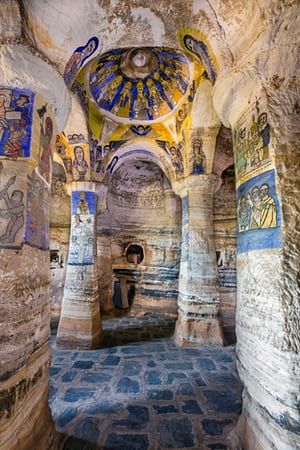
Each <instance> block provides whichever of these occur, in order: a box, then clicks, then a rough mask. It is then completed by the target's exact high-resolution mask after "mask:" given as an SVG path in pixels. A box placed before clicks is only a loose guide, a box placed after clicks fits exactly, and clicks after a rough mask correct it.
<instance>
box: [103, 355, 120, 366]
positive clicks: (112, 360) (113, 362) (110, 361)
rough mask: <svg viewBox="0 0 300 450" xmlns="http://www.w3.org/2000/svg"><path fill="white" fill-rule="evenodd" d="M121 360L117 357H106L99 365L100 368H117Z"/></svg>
mask: <svg viewBox="0 0 300 450" xmlns="http://www.w3.org/2000/svg"><path fill="white" fill-rule="evenodd" d="M120 360H121V358H120V357H119V356H113V355H112V356H107V358H105V359H104V360H103V361H102V363H101V365H102V366H117V365H118V364H119V362H120Z"/></svg>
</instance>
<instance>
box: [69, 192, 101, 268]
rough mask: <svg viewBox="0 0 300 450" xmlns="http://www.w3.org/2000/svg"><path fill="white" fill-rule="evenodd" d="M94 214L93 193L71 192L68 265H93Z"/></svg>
mask: <svg viewBox="0 0 300 450" xmlns="http://www.w3.org/2000/svg"><path fill="white" fill-rule="evenodd" d="M95 212H96V196H95V193H94V192H85V191H80V192H79V191H76V192H72V219H71V242H70V250H69V259H68V264H70V265H89V264H93V256H94V234H95V231H94V227H95Z"/></svg>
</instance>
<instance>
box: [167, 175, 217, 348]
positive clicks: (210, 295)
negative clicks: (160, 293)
mask: <svg viewBox="0 0 300 450" xmlns="http://www.w3.org/2000/svg"><path fill="white" fill-rule="evenodd" d="M214 185H215V179H214V176H213V175H191V176H189V177H188V178H185V179H184V180H182V181H180V182H178V183H176V184H175V185H173V188H174V190H175V192H176V193H177V194H178V195H180V197H181V198H182V253H181V262H180V276H179V296H178V320H177V324H176V330H175V339H176V341H177V342H178V343H179V344H180V345H194V346H199V345H201V346H221V345H223V336H222V332H221V328H220V325H219V322H218V320H217V312H218V306H219V297H218V292H217V268H216V255H215V249H214V240H213V192H214Z"/></svg>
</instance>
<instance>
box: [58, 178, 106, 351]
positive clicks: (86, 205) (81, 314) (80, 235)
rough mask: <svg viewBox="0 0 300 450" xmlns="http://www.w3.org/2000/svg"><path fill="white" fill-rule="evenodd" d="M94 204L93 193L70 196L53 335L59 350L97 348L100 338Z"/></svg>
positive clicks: (75, 192) (75, 193)
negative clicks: (60, 294)
mask: <svg viewBox="0 0 300 450" xmlns="http://www.w3.org/2000/svg"><path fill="white" fill-rule="evenodd" d="M77 185H78V186H77V187H79V184H78V183H77ZM96 200H97V199H96V194H95V192H91V191H73V192H72V221H71V236H70V247H69V258H68V266H67V272H66V281H65V288H64V296H63V302H62V311H61V317H60V321H59V326H58V332H57V345H59V346H61V347H67V348H85V349H92V348H97V347H98V346H99V344H100V341H101V338H102V327H101V319H100V303H99V291H98V279H97V271H96V264H95V263H96V261H95V256H96V229H95V226H96V224H95V222H96Z"/></svg>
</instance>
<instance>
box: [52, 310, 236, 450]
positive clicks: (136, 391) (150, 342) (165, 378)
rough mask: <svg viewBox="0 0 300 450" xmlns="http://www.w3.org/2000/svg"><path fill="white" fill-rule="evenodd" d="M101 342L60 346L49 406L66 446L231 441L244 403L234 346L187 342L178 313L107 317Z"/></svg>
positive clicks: (201, 445)
mask: <svg viewBox="0 0 300 450" xmlns="http://www.w3.org/2000/svg"><path fill="white" fill-rule="evenodd" d="M103 324H104V332H105V342H104V348H102V349H100V350H94V351H74V350H69V351H66V350H59V349H57V348H56V347H55V335H54V334H53V336H52V351H53V359H52V366H51V368H50V378H51V389H50V400H49V402H50V406H51V409H52V414H53V417H54V420H55V423H56V427H57V429H58V430H59V431H60V432H62V433H64V434H65V435H66V437H65V443H64V450H71V449H72V450H73V449H74V450H89V449H106V450H108V449H116V450H146V449H148V450H160V449H170V448H171V449H172V448H176V449H194V450H196V449H226V448H227V439H226V436H227V435H228V433H229V432H230V430H231V429H232V428H233V426H234V424H235V423H236V421H237V418H238V415H239V413H240V409H241V382H240V381H239V378H238V375H237V372H236V367H235V363H234V359H235V353H234V347H233V346H230V347H226V348H223V349H188V348H185V349H183V348H180V347H177V346H176V344H175V343H174V341H173V339H172V334H173V331H174V324H175V320H174V319H172V318H157V317H147V316H146V317H138V318H136V317H128V316H127V317H120V318H116V319H110V320H105V321H104V322H103Z"/></svg>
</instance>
